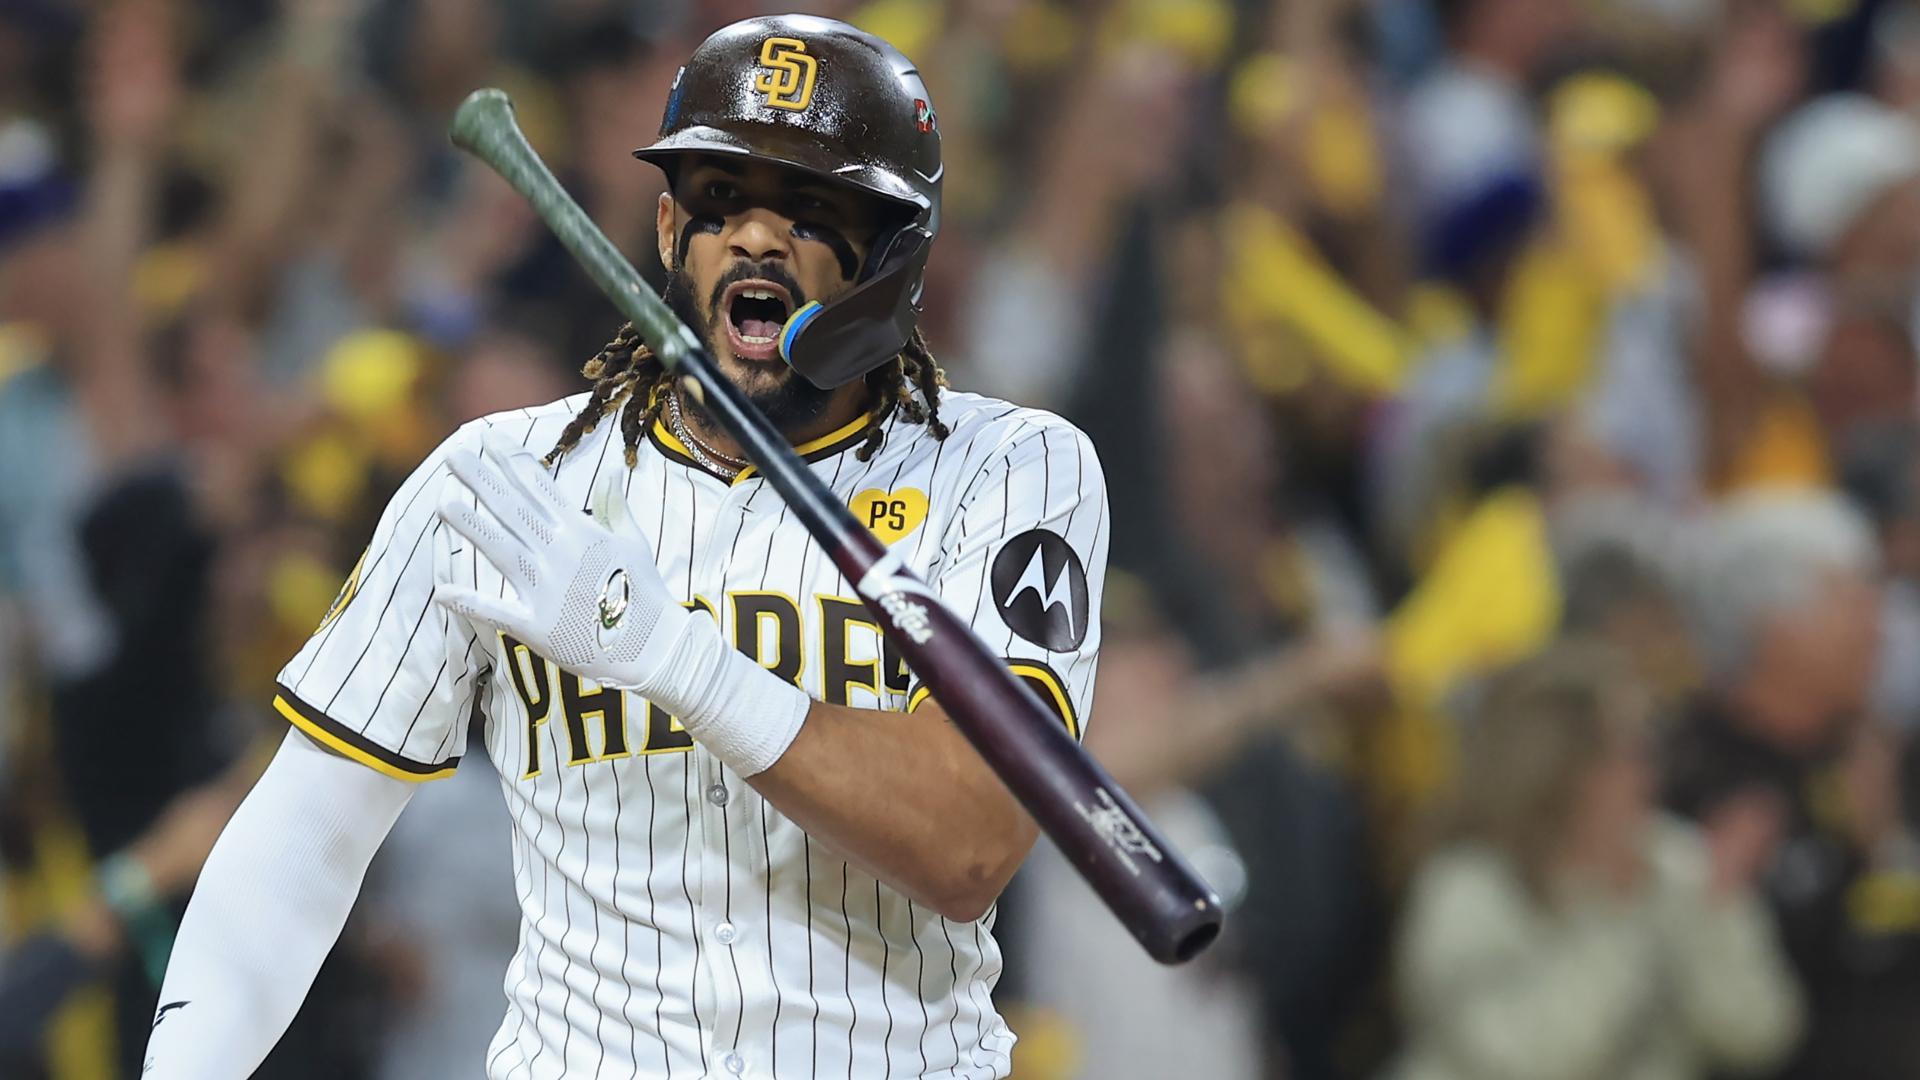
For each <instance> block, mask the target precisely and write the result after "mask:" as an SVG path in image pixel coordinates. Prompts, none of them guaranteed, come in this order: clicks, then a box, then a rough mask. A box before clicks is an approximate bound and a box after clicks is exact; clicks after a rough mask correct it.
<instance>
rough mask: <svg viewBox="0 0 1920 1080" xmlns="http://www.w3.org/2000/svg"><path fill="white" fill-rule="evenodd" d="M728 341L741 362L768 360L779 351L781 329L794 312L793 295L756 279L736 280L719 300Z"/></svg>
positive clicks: (781, 288) (774, 284) (777, 286)
mask: <svg viewBox="0 0 1920 1080" xmlns="http://www.w3.org/2000/svg"><path fill="white" fill-rule="evenodd" d="M720 306H721V310H723V311H725V312H726V314H727V339H728V343H729V344H731V345H732V346H733V354H734V355H735V356H737V357H739V358H741V359H742V360H771V359H773V358H774V357H775V356H778V355H779V352H780V330H781V328H783V327H785V326H786V325H787V316H788V315H789V314H791V313H792V312H793V294H791V293H789V292H788V291H787V290H786V288H785V287H784V286H782V285H779V284H776V283H774V282H771V281H766V280H763V279H759V278H752V279H749V280H746V281H736V282H734V283H733V284H732V285H729V286H727V291H726V292H725V293H724V294H722V295H721V298H720Z"/></svg>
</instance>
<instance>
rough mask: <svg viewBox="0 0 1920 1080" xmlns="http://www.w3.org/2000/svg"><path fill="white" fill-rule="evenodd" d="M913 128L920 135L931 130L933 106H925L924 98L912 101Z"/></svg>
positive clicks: (932, 125)
mask: <svg viewBox="0 0 1920 1080" xmlns="http://www.w3.org/2000/svg"><path fill="white" fill-rule="evenodd" d="M913 126H914V127H916V128H918V129H920V134H922V135H925V134H926V133H928V132H930V131H932V130H933V127H934V119H933V106H932V105H929V104H927V100H926V99H925V98H914V99H913Z"/></svg>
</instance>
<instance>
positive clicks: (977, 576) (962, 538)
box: [907, 417, 1110, 739]
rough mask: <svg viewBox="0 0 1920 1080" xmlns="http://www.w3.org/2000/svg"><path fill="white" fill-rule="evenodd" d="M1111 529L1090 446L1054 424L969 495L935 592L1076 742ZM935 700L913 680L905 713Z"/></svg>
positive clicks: (999, 458)
mask: <svg viewBox="0 0 1920 1080" xmlns="http://www.w3.org/2000/svg"><path fill="white" fill-rule="evenodd" d="M1109 525H1110V522H1109V521H1108V515H1107V489H1106V479H1105V477H1104V476H1103V475H1102V473H1101V471H1100V461H1099V459H1098V458H1097V457H1096V456H1095V455H1094V452H1093V444H1092V443H1091V442H1089V441H1088V439H1087V437H1086V436H1085V435H1083V434H1081V432H1080V431H1079V430H1078V429H1076V428H1074V427H1073V426H1071V425H1069V424H1067V423H1066V422H1065V421H1062V420H1059V419H1057V418H1052V417H1048V418H1047V420H1046V421H1045V422H1043V423H1039V424H1030V425H1026V426H1024V428H1023V430H1021V431H1019V432H1018V433H1016V434H1015V435H1014V436H1013V437H1012V438H1011V439H1010V441H1009V445H1008V448H1007V449H1006V450H1005V451H1004V452H1002V453H999V454H997V455H996V456H995V457H994V458H992V459H990V460H989V461H988V462H987V464H986V465H985V466H984V467H983V468H982V469H981V470H980V471H979V473H978V475H977V476H976V477H974V478H973V479H972V481H971V482H970V483H969V485H968V489H967V490H966V492H965V493H963V494H962V496H961V500H960V504H959V507H958V509H957V512H956V513H955V514H954V516H953V517H952V519H950V522H949V524H948V526H947V528H946V531H945V536H944V538H943V542H942V557H941V561H940V563H939V564H938V567H937V569H936V570H935V571H934V573H933V574H932V580H931V581H930V584H931V585H932V586H933V588H934V591H936V592H938V593H939V594H940V597H941V599H942V600H944V601H945V602H946V604H947V606H948V607H949V608H951V609H952V610H953V611H954V612H955V613H956V614H958V615H959V616H960V617H961V618H962V619H963V620H966V621H967V622H968V623H969V624H970V625H971V626H972V628H973V631H974V633H976V634H978V635H979V636H980V638H981V640H983V641H984V642H986V644H987V646H988V648H991V649H994V650H996V651H997V652H999V653H1000V654H1001V655H1002V656H1003V657H1005V658H1006V661H1007V665H1008V667H1009V668H1010V669H1011V670H1012V671H1013V673H1014V674H1015V675H1017V676H1019V677H1020V679H1021V680H1022V681H1024V682H1025V683H1026V684H1027V686H1028V687H1029V688H1030V689H1031V690H1033V692H1034V694H1035V696H1037V697H1038V698H1039V699H1040V701H1041V703H1042V704H1044V705H1046V706H1047V707H1048V708H1049V709H1050V710H1052V711H1053V712H1054V713H1055V714H1056V715H1058V716H1059V718H1060V720H1061V722H1062V723H1063V724H1065V725H1066V728H1067V731H1068V732H1069V733H1070V734H1072V735H1073V737H1074V738H1076V739H1079V738H1081V737H1083V736H1084V734H1085V726H1086V717H1087V716H1088V714H1089V713H1090V712H1091V710H1092V708H1093V677H1094V667H1095V664H1096V662H1097V660H1098V658H1099V654H1100V596H1101V591H1102V587H1103V586H1104V584H1105V580H1106V570H1107V532H1108V528H1109ZM927 694H928V691H927V690H926V688H924V687H921V686H919V685H918V679H917V678H916V679H915V680H914V684H913V686H912V689H911V690H910V691H909V696H908V699H907V708H908V710H909V711H911V710H913V709H915V708H918V707H919V706H920V704H921V703H922V702H924V701H925V700H926V698H927Z"/></svg>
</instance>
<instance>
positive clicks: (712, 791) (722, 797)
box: [707, 784, 727, 806]
mask: <svg viewBox="0 0 1920 1080" xmlns="http://www.w3.org/2000/svg"><path fill="white" fill-rule="evenodd" d="M707 801H708V802H710V803H712V804H713V805H715V806H725V805H727V785H725V784H715V785H713V786H712V787H710V788H708V789H707Z"/></svg>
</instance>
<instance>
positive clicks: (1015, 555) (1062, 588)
mask: <svg viewBox="0 0 1920 1080" xmlns="http://www.w3.org/2000/svg"><path fill="white" fill-rule="evenodd" d="M992 577H993V602H994V605H995V606H997V607H998V608H999V609H1000V617H1001V618H1002V619H1004V620H1005V621H1006V624H1007V626H1008V628H1010V629H1011V630H1012V631H1013V632H1014V633H1016V634H1019V635H1020V636H1021V637H1023V638H1026V639H1027V640H1028V641H1031V642H1033V643H1034V644H1035V645H1039V646H1041V647H1043V648H1046V649H1050V650H1052V651H1054V652H1070V651H1072V650H1074V649H1077V648H1079V647H1080V643H1081V642H1082V641H1085V640H1086V638H1087V617H1088V610H1087V609H1088V600H1087V571H1086V568H1085V567H1083V566H1081V565H1080V556H1079V555H1078V554H1076V553H1075V552H1074V550H1073V546H1072V545H1071V544H1068V543H1067V542H1066V540H1065V539H1063V538H1062V537H1061V536H1060V534H1059V533H1056V532H1051V531H1049V530H1046V529H1029V530H1027V531H1026V532H1023V533H1021V534H1020V535H1019V536H1016V537H1014V538H1013V539H1011V540H1009V541H1007V543H1006V546H1004V547H1002V548H1001V549H1000V554H998V555H996V556H994V560H993V575H992Z"/></svg>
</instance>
